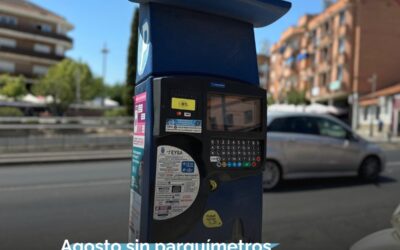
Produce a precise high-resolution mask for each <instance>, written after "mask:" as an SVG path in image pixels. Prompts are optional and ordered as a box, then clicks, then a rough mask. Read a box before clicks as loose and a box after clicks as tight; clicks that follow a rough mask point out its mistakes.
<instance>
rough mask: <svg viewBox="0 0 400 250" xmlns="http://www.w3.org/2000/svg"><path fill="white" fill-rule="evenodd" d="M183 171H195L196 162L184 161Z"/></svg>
mask: <svg viewBox="0 0 400 250" xmlns="http://www.w3.org/2000/svg"><path fill="white" fill-rule="evenodd" d="M182 173H194V162H193V161H183V162H182Z"/></svg>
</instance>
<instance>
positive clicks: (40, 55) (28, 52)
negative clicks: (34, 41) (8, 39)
mask: <svg viewBox="0 0 400 250" xmlns="http://www.w3.org/2000/svg"><path fill="white" fill-rule="evenodd" d="M0 52H4V53H10V54H16V55H21V56H29V57H36V58H41V59H47V60H54V61H61V60H63V59H64V58H65V56H59V55H55V54H45V53H39V52H36V51H33V50H29V49H22V48H11V47H2V46H0Z"/></svg>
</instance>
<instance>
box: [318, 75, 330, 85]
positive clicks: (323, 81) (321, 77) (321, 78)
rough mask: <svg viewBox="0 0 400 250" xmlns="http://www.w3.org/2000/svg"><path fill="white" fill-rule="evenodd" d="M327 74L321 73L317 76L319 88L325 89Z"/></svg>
mask: <svg viewBox="0 0 400 250" xmlns="http://www.w3.org/2000/svg"><path fill="white" fill-rule="evenodd" d="M328 78H329V77H328V72H325V73H322V74H320V75H319V84H320V86H324V87H326V86H327V85H328V81H329V79H328Z"/></svg>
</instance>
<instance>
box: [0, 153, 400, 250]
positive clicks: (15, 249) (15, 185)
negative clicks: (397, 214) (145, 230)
mask: <svg viewBox="0 0 400 250" xmlns="http://www.w3.org/2000/svg"><path fill="white" fill-rule="evenodd" d="M388 155H389V161H390V162H389V167H388V172H387V173H385V175H384V177H382V179H381V181H380V183H379V184H376V185H374V184H364V183H362V182H360V181H358V180H357V179H355V178H340V179H337V178H334V179H318V180H301V181H289V182H285V183H284V184H283V186H282V187H281V188H280V189H279V190H277V191H275V192H269V193H265V194H264V218H263V227H264V232H263V237H264V240H265V241H269V242H279V243H281V246H280V247H279V249H282V250H285V249H287V250H294V249H296V250H322V249H324V250H330V249H332V250H344V249H348V247H349V246H350V245H351V244H352V243H354V242H355V241H357V240H358V239H360V238H362V237H364V236H365V235H367V234H369V233H372V232H374V231H377V230H380V229H383V228H386V227H389V226H390V224H389V221H390V216H391V214H392V212H393V211H394V209H395V207H396V206H397V204H398V203H400V182H398V180H400V155H399V154H398V153H396V152H395V151H392V152H388ZM129 175H130V163H129V161H103V162H84V163H70V164H48V165H30V166H20V167H19V166H12V167H1V168H0V249H2V250H7V249H11V250H19V249H24V250H25V249H40V250H47V249H61V246H62V243H63V241H64V239H69V240H70V241H71V242H99V241H104V240H105V239H108V240H109V241H113V242H115V241H116V242H126V241H127V234H128V230H127V228H128V210H129V208H128V207H129Z"/></svg>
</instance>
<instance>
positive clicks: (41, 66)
mask: <svg viewBox="0 0 400 250" xmlns="http://www.w3.org/2000/svg"><path fill="white" fill-rule="evenodd" d="M72 29H73V26H72V24H70V23H69V22H68V21H67V20H66V19H64V18H63V17H61V16H59V15H57V14H54V13H52V12H50V11H48V10H45V9H43V8H42V7H40V6H37V5H35V4H33V3H31V2H29V1H26V0H0V74H11V75H23V76H25V78H26V79H27V85H28V86H27V87H28V89H29V88H30V87H31V85H32V84H34V82H35V79H36V78H37V77H39V76H42V75H44V74H46V72H47V71H48V69H49V67H51V66H52V65H54V64H56V63H57V62H59V61H61V60H62V59H64V57H65V52H66V51H67V50H69V49H71V48H72V44H73V42H72V39H71V38H70V37H68V35H67V33H68V32H69V31H71V30H72Z"/></svg>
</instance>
